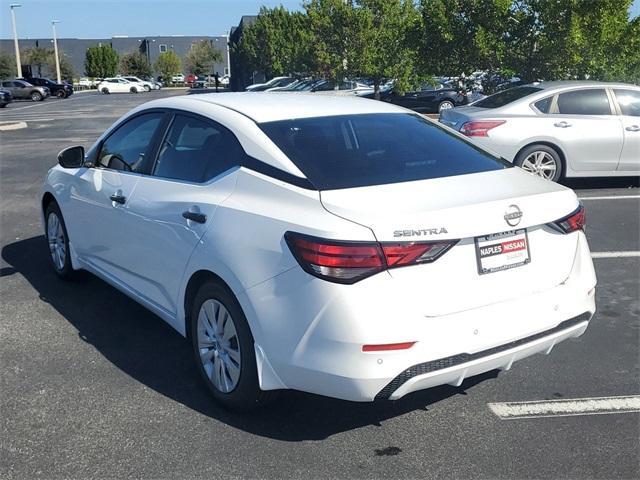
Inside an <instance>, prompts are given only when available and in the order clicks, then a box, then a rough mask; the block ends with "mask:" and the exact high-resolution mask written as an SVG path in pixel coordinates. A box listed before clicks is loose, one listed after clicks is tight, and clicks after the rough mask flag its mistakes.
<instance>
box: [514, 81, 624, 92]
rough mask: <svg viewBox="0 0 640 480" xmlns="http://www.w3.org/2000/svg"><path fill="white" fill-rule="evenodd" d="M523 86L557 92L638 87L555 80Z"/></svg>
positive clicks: (612, 83)
mask: <svg viewBox="0 0 640 480" xmlns="http://www.w3.org/2000/svg"><path fill="white" fill-rule="evenodd" d="M523 86H526V87H538V88H542V89H543V90H556V89H561V88H571V87H634V86H637V85H632V84H630V83H622V82H596V81H593V80H554V81H549V82H546V81H543V82H533V83H529V84H527V85H523Z"/></svg>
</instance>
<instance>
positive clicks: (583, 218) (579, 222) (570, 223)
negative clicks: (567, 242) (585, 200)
mask: <svg viewBox="0 0 640 480" xmlns="http://www.w3.org/2000/svg"><path fill="white" fill-rule="evenodd" d="M553 223H554V224H555V225H556V226H558V227H559V228H560V230H562V231H563V232H564V233H571V232H575V231H577V230H584V227H585V226H586V225H587V215H586V212H585V210H584V207H583V206H582V205H580V206H579V207H578V208H577V209H576V210H575V211H574V212H573V213H571V214H569V215H567V216H566V217H564V218H561V219H560V220H556V221H555V222H553Z"/></svg>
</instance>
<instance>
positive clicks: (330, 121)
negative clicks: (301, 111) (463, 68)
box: [260, 113, 511, 190]
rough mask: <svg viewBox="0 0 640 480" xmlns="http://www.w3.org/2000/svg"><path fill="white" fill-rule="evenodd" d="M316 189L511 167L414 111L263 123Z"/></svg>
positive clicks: (447, 175)
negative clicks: (413, 112) (412, 112)
mask: <svg viewBox="0 0 640 480" xmlns="http://www.w3.org/2000/svg"><path fill="white" fill-rule="evenodd" d="M260 128H261V129H262V130H263V131H264V132H265V133H266V134H267V136H268V137H269V138H271V140H272V141H273V142H274V143H275V144H276V145H277V146H278V147H279V148H280V149H281V150H282V151H283V152H284V153H285V154H286V155H287V156H288V157H289V158H290V159H291V161H292V162H293V163H295V164H296V166H297V167H298V168H299V169H300V170H301V171H302V173H304V174H305V176H306V177H307V178H308V179H309V181H310V182H311V183H312V184H313V186H314V187H315V188H317V189H318V190H332V189H338V188H353V187H364V186H369V185H381V184H387V183H398V182H409V181H413V180H424V179H431V178H440V177H451V176H454V175H465V174H469V173H478V172H487V171H491V170H500V169H503V168H508V167H511V164H510V163H508V162H506V161H503V160H500V159H499V158H496V157H494V156H492V155H490V154H489V153H486V152H485V151H483V150H481V149H480V148H478V147H476V146H474V145H473V144H471V143H469V142H467V141H465V140H462V139H460V138H458V137H457V136H456V135H455V134H453V133H451V132H449V131H447V130H446V129H444V128H443V127H441V126H439V125H438V124H435V123H432V122H430V121H427V120H426V119H425V118H423V117H421V116H419V115H416V114H410V113H408V114H407V113H375V114H363V115H339V116H333V117H317V118H303V119H297V120H283V121H278V122H267V123H262V124H260Z"/></svg>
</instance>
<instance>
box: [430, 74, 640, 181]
mask: <svg viewBox="0 0 640 480" xmlns="http://www.w3.org/2000/svg"><path fill="white" fill-rule="evenodd" d="M440 122H442V123H443V124H445V125H447V126H449V127H451V128H454V129H455V130H457V131H459V132H460V133H462V134H464V135H466V136H468V137H470V139H471V140H473V141H474V142H475V143H477V144H478V145H480V146H482V147H485V148H486V149H488V150H490V151H493V152H494V153H496V154H497V155H500V156H502V157H503V158H505V159H507V160H509V161H511V162H513V163H515V164H516V165H518V166H520V167H522V168H524V169H525V170H527V171H529V172H531V173H533V174H535V175H539V176H541V177H544V178H546V179H548V180H553V181H558V180H559V179H560V178H562V177H563V176H564V177H615V176H634V175H640V87H638V86H635V85H628V84H624V83H602V82H587V81H568V82H539V83H538V82H536V83H532V84H529V85H523V86H521V87H515V88H511V89H509V90H505V91H503V92H499V93H496V94H494V95H491V96H490V97H487V98H484V99H482V100H480V101H478V102H475V103H473V104H472V105H468V106H464V107H459V108H454V109H451V110H445V111H443V112H441V116H440Z"/></svg>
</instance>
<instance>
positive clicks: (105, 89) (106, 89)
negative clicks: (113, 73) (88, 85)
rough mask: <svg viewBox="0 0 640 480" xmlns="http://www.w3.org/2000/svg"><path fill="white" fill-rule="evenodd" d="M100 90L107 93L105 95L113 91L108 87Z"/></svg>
mask: <svg viewBox="0 0 640 480" xmlns="http://www.w3.org/2000/svg"><path fill="white" fill-rule="evenodd" d="M100 91H101V92H102V93H103V94H105V95H109V93H111V92H109V89H108V88H107V87H105V88H103V89H102V90H100Z"/></svg>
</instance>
